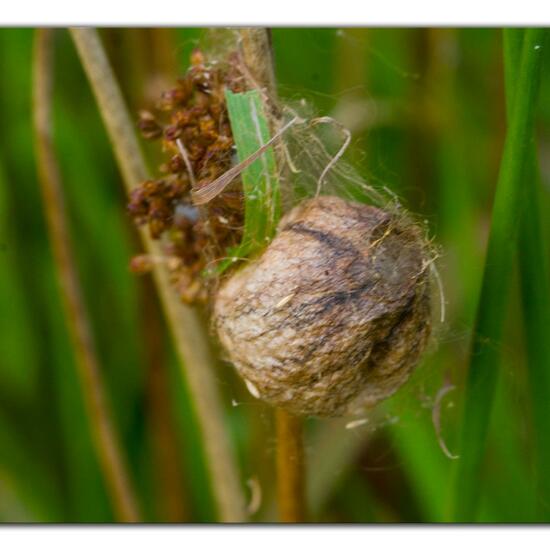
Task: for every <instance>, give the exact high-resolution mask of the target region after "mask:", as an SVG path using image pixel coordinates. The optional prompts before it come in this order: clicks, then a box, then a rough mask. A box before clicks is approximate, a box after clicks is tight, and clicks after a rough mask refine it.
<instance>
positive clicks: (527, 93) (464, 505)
mask: <svg viewBox="0 0 550 550" xmlns="http://www.w3.org/2000/svg"><path fill="white" fill-rule="evenodd" d="M544 32H545V31H544V29H530V30H528V31H527V33H526V36H525V42H524V48H523V52H522V57H521V66H520V69H519V72H518V78H517V84H516V94H515V101H514V104H513V111H512V117H511V119H510V123H509V127H508V131H507V133H506V141H505V145H504V151H503V155H502V161H501V166H500V172H499V177H498V182H497V190H496V195H495V201H494V206H493V214H492V219H491V230H490V234H489V242H488V247H487V255H486V260H485V268H484V274H483V283H482V289H481V295H480V300H479V303H478V311H477V318H476V322H475V327H474V335H473V342H472V351H471V356H470V368H469V373H468V381H467V386H466V396H465V403H464V413H463V419H462V428H461V430H462V433H461V447H460V452H459V454H460V456H461V459H460V461H458V470H457V479H456V480H455V481H456V486H455V495H454V496H455V498H454V510H453V514H454V519H455V520H456V521H473V520H475V518H476V512H477V507H478V503H479V497H480V489H481V485H480V478H481V470H482V465H483V456H484V451H485V447H486V439H487V432H488V427H489V421H490V414H491V408H492V403H493V397H494V393H495V388H496V382H497V375H498V369H499V364H500V348H501V345H502V331H503V324H504V323H503V321H504V318H505V314H506V306H507V304H508V295H509V289H510V281H511V272H512V266H513V258H514V256H515V248H516V243H517V227H518V221H519V212H518V205H519V203H520V198H521V183H522V181H521V178H522V175H523V170H524V166H525V163H526V159H527V157H528V151H529V148H530V144H531V142H532V139H533V123H534V114H535V100H536V95H537V91H538V83H539V78H540V69H541V64H542V52H543V47H542V41H543V38H544Z"/></svg>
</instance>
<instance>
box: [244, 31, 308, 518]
mask: <svg viewBox="0 0 550 550" xmlns="http://www.w3.org/2000/svg"><path fill="white" fill-rule="evenodd" d="M238 34H239V42H240V44H239V45H240V50H241V56H242V60H243V63H244V66H245V68H246V70H247V72H248V77H249V80H250V82H251V84H252V85H253V87H255V88H257V89H259V90H260V91H261V92H262V96H263V100H264V105H265V106H266V112H268V113H269V114H270V115H269V118H270V120H271V129H272V131H273V130H276V129H277V128H278V127H279V124H280V122H279V120H278V111H277V105H276V99H277V89H276V82H275V71H274V65H273V54H272V48H271V36H270V34H269V31H268V30H267V29H264V28H243V29H240V30H239V31H238ZM275 424H276V431H277V460H276V462H277V500H278V506H279V517H280V519H281V521H284V522H300V521H304V518H305V464H304V452H303V441H302V438H303V435H302V420H301V419H300V418H298V417H296V416H293V415H291V414H289V413H286V412H285V411H283V410H282V409H276V411H275Z"/></svg>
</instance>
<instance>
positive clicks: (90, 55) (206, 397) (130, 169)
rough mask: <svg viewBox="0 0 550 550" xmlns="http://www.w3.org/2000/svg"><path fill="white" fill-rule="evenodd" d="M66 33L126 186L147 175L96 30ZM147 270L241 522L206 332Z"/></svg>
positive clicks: (161, 273)
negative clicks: (69, 36)
mask: <svg viewBox="0 0 550 550" xmlns="http://www.w3.org/2000/svg"><path fill="white" fill-rule="evenodd" d="M71 34H72V37H73V40H74V42H75V44H76V47H77V50H78V53H79V56H80V58H81V60H82V64H83V66H84V69H85V71H86V74H87V76H88V79H89V80H90V83H91V86H92V90H93V92H94V95H95V97H96V100H97V103H98V106H99V109H100V112H101V116H102V117H103V121H104V123H105V126H106V128H107V131H108V134H109V137H110V139H111V142H112V144H113V148H114V152H115V156H116V159H117V162H118V164H119V167H120V169H121V172H122V175H123V178H124V182H125V184H126V187H127V190H128V191H131V190H132V189H133V188H134V187H136V186H137V185H139V184H140V183H141V182H143V181H144V180H146V179H148V171H147V168H146V165H145V161H144V159H143V155H142V153H141V151H140V148H139V146H138V142H137V139H136V135H135V132H134V128H133V124H132V122H131V119H130V116H129V114H128V110H127V108H126V105H125V103H124V100H123V98H122V95H121V92H120V89H119V86H118V84H117V82H116V79H115V77H114V74H113V71H112V69H111V66H110V64H109V61H108V59H107V57H106V55H105V51H104V49H103V46H102V45H101V41H100V39H99V36H98V34H97V31H96V30H95V29H90V28H86V29H83V28H80V29H71ZM140 235H141V238H142V240H143V243H144V246H145V249H146V250H147V252H148V253H149V254H151V255H152V256H154V257H158V256H159V255H162V250H161V249H160V247H159V244H158V243H157V242H156V241H154V240H153V239H151V237H150V236H149V233H148V232H147V230H146V229H145V228H142V229H141V230H140ZM153 275H154V280H155V284H156V287H157V291H158V293H159V296H160V298H161V302H162V307H163V310H164V314H165V316H166V319H167V321H168V325H169V328H170V331H171V333H172V337H173V340H174V344H175V346H176V351H177V353H178V356H179V358H180V365H181V370H182V374H183V376H184V377H185V379H186V381H187V384H188V385H189V388H190V393H191V396H192V399H193V401H194V403H193V404H194V408H195V412H196V415H197V419H198V422H199V426H200V429H201V432H202V437H203V444H204V450H205V456H206V460H207V468H208V470H209V473H210V480H211V483H212V488H213V492H214V497H215V500H216V503H217V507H218V513H219V517H220V520H221V521H223V522H239V521H245V520H246V512H245V500H244V496H243V492H242V488H241V484H240V478H239V474H238V470H237V465H236V463H235V459H234V454H233V449H232V447H231V441H230V438H229V437H228V429H227V427H226V426H225V423H224V411H223V407H222V402H221V396H220V394H219V391H218V388H217V386H216V381H215V378H214V374H213V364H214V360H213V357H212V354H211V351H210V347H209V344H208V338H207V335H206V333H205V330H204V327H203V325H202V323H201V322H200V319H199V317H198V315H197V313H196V311H195V310H194V309H192V308H190V307H188V306H185V305H184V304H182V303H181V301H180V299H179V297H178V296H177V293H176V292H175V291H174V288H173V287H172V285H171V284H170V280H169V273H168V272H167V270H166V267H165V266H164V265H161V264H157V265H155V266H154V271H153Z"/></svg>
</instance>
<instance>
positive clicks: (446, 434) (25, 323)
mask: <svg viewBox="0 0 550 550" xmlns="http://www.w3.org/2000/svg"><path fill="white" fill-rule="evenodd" d="M206 32H207V31H206V29H108V30H102V31H101V36H102V38H103V41H104V44H105V46H106V48H107V51H108V53H109V56H110V59H111V61H112V63H113V65H114V69H115V72H116V74H117V76H118V78H119V81H120V83H121V86H122V88H123V92H124V95H125V98H126V100H127V101H128V103H129V106H130V108H131V110H132V112H133V113H135V114H136V115H137V112H138V110H139V109H141V108H150V107H152V106H153V104H154V102H155V100H156V99H157V98H158V96H159V94H160V92H161V91H162V90H163V89H166V88H168V87H170V86H171V84H172V82H173V81H174V80H175V79H176V78H177V77H178V75H181V74H182V73H183V72H184V71H185V70H186V67H187V66H188V61H189V54H190V52H191V51H192V49H193V48H195V47H196V46H198V45H200V44H201V41H202V39H203V38H204V36H205V34H206ZM32 39H33V30H32V29H0V56H1V66H2V68H3V79H2V83H0V109H1V111H0V116H1V121H2V126H3V128H4V130H3V132H2V138H1V139H2V147H1V149H0V262H1V269H0V521H2V522H15V521H33V522H34V521H38V522H42V521H54V522H108V521H113V520H114V516H113V510H112V507H111V505H110V503H109V500H108V497H107V492H106V489H105V486H104V482H103V479H102V476H101V473H100V470H99V466H98V463H97V460H96V457H95V454H94V452H93V448H92V444H91V438H90V430H89V426H88V423H87V420H86V416H85V412H84V407H83V401H82V392H81V388H80V385H79V382H78V379H77V376H76V371H75V364H74V353H73V350H72V348H71V344H70V339H69V336H68V331H67V327H66V323H65V320H64V317H63V313H62V308H61V305H60V295H59V290H58V287H57V283H56V276H55V271H54V265H53V261H52V254H51V249H50V245H49V242H48V237H47V231H46V226H45V220H44V214H43V206H42V201H41V196H40V192H39V186H38V183H37V176H36V165H35V157H34V152H33V142H32V123H31V84H32V83H31V70H32ZM55 40H56V44H55V56H56V59H55V64H56V70H55V71H56V72H55V90H54V100H55V121H54V122H55V140H56V146H57V151H58V156H59V162H60V165H61V169H62V177H63V182H64V191H65V194H66V201H67V211H68V213H69V217H70V223H71V235H72V240H73V243H74V248H75V254H76V256H77V259H78V267H79V274H80V278H81V281H82V284H83V287H84V290H85V295H86V299H87V305H88V307H89V310H90V314H91V319H92V324H93V328H94V333H95V337H96V340H97V344H98V349H99V354H100V357H101V361H102V366H103V374H104V378H105V381H106V385H107V389H108V396H109V400H110V403H111V405H112V408H113V411H114V416H115V421H116V427H117V430H118V432H119V434H120V438H121V440H122V443H123V449H124V454H125V457H126V460H127V461H128V463H129V467H130V471H131V477H132V482H133V484H134V485H135V487H136V490H137V493H138V497H139V502H140V507H141V508H142V511H143V518H144V520H145V521H150V522H156V521H181V522H209V521H215V520H216V516H215V512H214V507H213V503H212V496H211V488H210V487H209V484H208V479H207V473H206V470H205V467H204V460H203V455H202V448H201V442H200V438H199V437H198V433H197V426H196V421H195V418H194V416H193V410H192V408H191V405H190V402H189V396H188V392H187V388H186V387H185V384H184V381H183V380H182V378H181V375H180V374H179V369H178V366H177V362H176V359H175V357H174V353H173V350H172V347H171V343H170V339H169V337H168V334H167V330H166V327H165V325H164V321H163V319H162V316H161V314H160V310H159V307H158V304H157V299H156V295H155V291H154V288H153V286H152V284H151V283H150V281H149V280H148V278H147V277H138V276H136V275H134V274H132V273H130V271H129V268H128V264H129V261H130V258H131V257H132V255H134V254H136V253H138V252H139V251H140V244H139V240H138V237H137V232H136V231H135V229H134V227H133V225H132V222H131V220H130V217H129V216H128V214H127V213H126V208H125V204H126V199H125V195H124V191H123V187H122V184H121V178H120V175H119V172H118V169H117V166H116V164H115V162H114V159H113V155H112V151H111V147H110V144H109V141H108V138H107V135H106V133H105V130H104V128H103V125H102V122H101V119H100V117H99V115H98V112H97V108H96V106H95V102H94V99H93V96H92V94H91V92H90V89H89V86H88V83H87V80H86V77H85V75H84V73H83V71H82V68H81V66H80V63H79V60H78V57H77V55H76V52H75V49H74V46H73V44H72V42H71V39H70V36H69V34H68V32H67V31H66V30H63V29H60V30H59V31H58V32H57V33H56V38H55ZM273 46H274V55H275V63H276V73H277V79H278V85H279V93H280V95H281V98H283V100H284V99H285V98H286V99H288V100H291V101H296V100H299V99H301V98H306V99H307V100H308V101H309V102H310V103H311V104H312V107H313V109H314V111H315V112H316V113H318V114H319V115H329V116H332V117H334V118H335V119H337V120H338V121H340V122H342V123H343V124H344V125H345V126H347V127H348V128H349V129H350V130H351V132H352V134H353V142H352V145H351V147H350V149H349V151H348V152H347V154H346V157H347V160H348V161H350V162H352V163H353V164H354V165H355V167H356V169H357V170H358V171H359V172H360V173H361V175H362V176H364V177H365V179H366V180H367V181H369V182H370V183H372V184H374V185H384V186H387V187H388V188H389V189H391V190H392V191H394V192H395V193H396V194H397V195H398V196H399V197H400V198H401V199H402V200H403V202H404V204H405V205H407V206H408V208H409V209H410V210H411V211H413V212H415V213H417V214H418V215H419V216H420V218H421V219H423V220H426V223H427V225H428V227H429V232H430V235H431V236H433V238H434V242H435V243H436V245H437V246H439V247H440V248H441V258H440V259H439V261H438V269H439V271H440V274H441V278H442V281H443V288H444V294H445V302H446V319H445V322H444V323H443V324H437V323H436V327H435V334H434V338H433V343H432V345H431V348H430V351H429V353H428V354H427V355H426V357H425V359H424V360H423V362H422V365H421V366H420V368H419V369H418V370H417V372H416V373H415V375H414V377H413V379H412V380H411V382H410V383H409V384H408V385H407V386H406V387H405V388H404V389H403V390H401V391H400V392H399V393H398V394H397V395H396V396H395V397H393V398H392V399H391V400H390V401H389V402H388V403H386V404H384V405H383V406H382V407H380V408H379V410H377V411H376V412H375V413H371V414H369V416H368V419H367V422H366V423H363V424H361V425H360V426H357V427H355V428H351V429H347V428H346V423H347V422H346V420H335V421H321V420H314V419H311V420H308V421H307V426H306V427H307V434H306V451H307V459H308V497H309V501H310V515H311V519H312V520H313V521H327V522H439V521H445V520H447V519H448V517H449V515H448V513H449V506H450V500H451V499H452V495H451V492H452V490H453V483H452V480H453V471H454V468H455V467H456V464H457V461H458V460H460V459H456V458H451V457H452V456H454V455H455V453H456V452H457V444H458V433H459V430H460V420H461V416H460V414H459V411H460V405H461V403H462V400H463V396H464V381H465V375H466V371H467V365H468V358H469V349H470V341H471V337H472V330H473V329H472V326H473V321H474V317H475V310H476V304H477V300H478V296H479V289H480V283H481V275H482V272H483V263H484V255H485V247H486V242H487V234H488V228H489V224H490V216H491V209H492V201H493V197H494V190H495V184H496V181H497V175H498V169H499V163H500V158H501V153H502V147H503V142H504V136H505V130H506V121H505V110H506V109H505V94H504V77H503V53H502V31H501V30H500V29H481V28H470V29H427V28H426V29H383V28H377V29H351V28H347V29H313V28H307V29H300V28H294V29H274V30H273ZM539 97H540V100H539V106H538V110H537V121H536V132H537V137H538V154H539V161H540V169H541V181H542V187H543V191H542V193H541V204H540V208H541V212H542V213H543V214H542V222H543V235H544V238H545V240H544V242H545V243H546V242H547V238H546V237H547V236H548V230H549V227H548V212H550V204H549V186H550V102H549V101H548V98H550V56H546V60H545V65H544V67H543V73H542V83H541V91H540V95H539ZM136 120H137V116H136ZM144 147H147V149H146V152H147V153H148V154H149V155H150V158H151V159H154V157H155V155H156V152H155V149H154V147H151V145H150V144H147V145H144ZM152 165H153V166H154V164H152ZM546 250H547V248H546ZM516 279H517V275H516V274H514V280H515V281H516ZM516 283H517V281H516ZM503 299H506V300H507V301H509V303H510V307H509V308H508V316H507V319H506V329H505V338H504V340H503V343H502V344H500V345H501V346H502V349H501V351H502V357H503V361H502V368H501V371H500V377H499V383H498V389H497V395H496V401H495V404H494V408H493V413H492V417H491V424H490V428H489V437H488V442H487V451H486V456H485V461H484V466H483V471H482V476H481V478H480V479H479V485H480V491H481V507H480V511H479V514H478V520H479V521H489V522H530V521H535V520H540V518H541V516H540V515H537V513H536V511H535V510H536V507H537V500H539V501H540V500H542V503H543V508H544V506H546V507H547V508H546V510H547V512H546V518H547V519H550V494H547V495H545V494H542V495H541V494H539V495H538V496H537V494H536V488H535V479H536V477H537V475H538V474H539V473H540V472H537V471H536V470H537V467H536V466H535V463H536V462H535V459H534V453H535V451H534V434H533V429H534V428H533V422H532V418H531V402H530V399H531V397H530V395H531V394H530V390H529V387H528V381H527V368H528V365H527V360H526V353H525V344H524V336H523V328H522V313H521V303H520V299H519V291H518V284H514V286H513V293H512V294H511V295H510V296H509V297H505V298H503ZM547 328H548V330H549V331H550V327H547ZM217 379H218V382H219V386H220V388H221V391H222V392H223V396H224V405H225V406H226V417H227V429H228V430H230V432H231V436H232V439H233V441H234V442H235V445H236V447H237V450H238V457H239V464H240V467H241V472H242V477H243V479H242V481H243V486H245V487H248V488H250V487H251V486H254V487H256V488H257V487H260V488H261V504H260V506H259V508H258V509H257V510H255V511H254V513H253V515H252V516H251V520H253V521H273V520H275V519H276V514H275V511H274V510H275V507H274V503H273V499H274V486H273V479H274V476H273V457H274V435H273V425H272V415H271V411H270V409H269V408H268V407H266V406H264V405H262V404H261V403H259V402H258V401H255V400H254V399H253V398H252V397H251V396H250V395H249V394H248V393H247V392H246V390H245V389H244V388H243V385H242V383H241V382H240V381H239V380H238V379H237V377H236V375H235V374H234V373H233V370H232V369H231V368H230V366H228V365H227V364H225V363H220V365H219V370H218V371H217ZM450 385H452V386H454V389H450V388H449V391H448V393H446V394H445V395H444V396H442V397H441V399H440V400H439V401H440V402H439V403H438V406H437V408H436V409H435V410H436V413H438V414H439V417H440V433H439V434H438V433H437V430H436V426H435V425H434V424H437V422H435V423H434V406H435V404H436V401H437V399H436V398H437V395H438V393H440V390H441V389H442V388H446V387H447V386H450ZM440 396H441V394H440ZM548 399H550V396H548ZM436 416H437V414H436ZM366 418H367V417H366ZM348 420H349V419H348ZM549 423H550V419H549ZM348 428H349V426H348ZM548 434H549V436H550V429H549V430H548ZM543 437H544V436H543ZM445 446H446V448H447V450H448V452H447V453H445V452H444V448H445ZM449 455H450V456H449ZM549 467H550V465H549ZM249 496H251V495H249Z"/></svg>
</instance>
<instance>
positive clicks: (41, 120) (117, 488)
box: [33, 29, 139, 522]
mask: <svg viewBox="0 0 550 550" xmlns="http://www.w3.org/2000/svg"><path fill="white" fill-rule="evenodd" d="M53 33H54V31H53V30H51V29H38V30H37V31H36V34H35V42H34V59H33V71H34V75H33V76H34V78H33V115H34V139H35V149H36V155H37V162H38V180H39V182H40V186H41V191H42V197H43V202H44V209H45V214H46V222H47V226H48V232H49V237H50V242H51V244H52V248H53V254H54V260H55V264H56V268H57V276H58V279H59V287H60V291H61V297H62V302H63V308H64V312H65V318H66V322H67V326H68V329H69V332H70V336H71V340H72V345H73V348H74V352H75V359H76V364H77V368H78V375H79V378H80V382H81V385H82V391H83V394H84V402H85V407H86V412H87V415H88V422H89V424H90V429H91V432H92V441H93V444H94V447H95V450H96V453H97V456H98V460H99V464H100V467H101V470H102V473H103V476H104V478H105V483H106V487H107V490H108V493H109V495H110V497H111V500H112V503H113V508H114V511H115V515H116V518H117V519H118V520H119V521H123V522H136V521H139V513H138V506H137V502H136V498H135V495H134V492H133V490H132V487H131V483H130V476H129V474H128V472H127V469H126V465H125V463H124V459H123V457H122V452H121V449H120V445H119V442H118V440H117V436H116V433H115V428H114V426H113V420H112V416H111V412H110V410H109V406H108V403H107V399H106V396H105V389H104V387H103V381H102V379H101V367H100V363H99V358H98V356H97V352H96V347H95V343H94V338H93V334H92V329H91V326H90V321H89V318H88V313H87V311H86V306H85V304H84V300H83V297H82V289H81V287H80V282H79V278H78V273H77V268H76V262H75V259H74V256H73V253H72V246H71V242H70V232H69V227H68V221H67V216H66V214H65V206H64V202H65V201H64V196H63V190H62V185H61V175H60V171H59V166H58V163H57V159H56V153H55V150H54V144H53V138H52V88H53V43H52V39H53Z"/></svg>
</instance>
